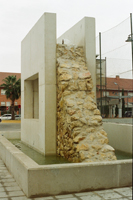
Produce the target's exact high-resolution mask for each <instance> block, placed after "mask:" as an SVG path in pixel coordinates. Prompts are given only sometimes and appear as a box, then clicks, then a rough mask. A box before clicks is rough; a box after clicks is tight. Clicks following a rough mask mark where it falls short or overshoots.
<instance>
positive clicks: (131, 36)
mask: <svg viewBox="0 0 133 200" xmlns="http://www.w3.org/2000/svg"><path fill="white" fill-rule="evenodd" d="M130 26H131V34H130V35H128V38H127V40H126V42H131V53H132V77H133V28H132V13H130Z"/></svg>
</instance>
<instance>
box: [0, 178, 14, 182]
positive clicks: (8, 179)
mask: <svg viewBox="0 0 133 200" xmlns="http://www.w3.org/2000/svg"><path fill="white" fill-rule="evenodd" d="M8 182H15V180H14V179H13V178H5V179H2V180H0V183H8Z"/></svg>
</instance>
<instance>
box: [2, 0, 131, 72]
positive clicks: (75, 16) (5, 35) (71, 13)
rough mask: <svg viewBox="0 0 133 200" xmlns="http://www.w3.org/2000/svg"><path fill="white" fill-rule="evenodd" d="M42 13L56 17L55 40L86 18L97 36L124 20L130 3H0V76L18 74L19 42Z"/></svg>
mask: <svg viewBox="0 0 133 200" xmlns="http://www.w3.org/2000/svg"><path fill="white" fill-rule="evenodd" d="M44 12H54V13H57V37H59V36H60V35H61V34H62V33H64V32H65V31H66V30H68V29H69V28H70V27H72V26H73V25H74V24H75V23H77V22H78V21H79V20H81V19H82V18H83V17H85V16H87V17H94V18H95V19H96V35H98V33H99V32H104V31H106V30H108V29H110V28H112V27H114V26H116V25H117V24H119V23H120V22H122V21H123V20H125V19H127V18H128V17H129V16H130V13H133V0H67V1H66V0H0V71H1V72H21V41H22V40H23V38H24V37H25V35H26V34H27V33H28V32H29V30H30V29H31V28H32V26H33V25H34V24H35V23H36V21H37V20H38V19H39V18H40V17H41V15H42V14H43V13H44ZM129 34H130V33H129ZM125 39H126V38H125Z"/></svg>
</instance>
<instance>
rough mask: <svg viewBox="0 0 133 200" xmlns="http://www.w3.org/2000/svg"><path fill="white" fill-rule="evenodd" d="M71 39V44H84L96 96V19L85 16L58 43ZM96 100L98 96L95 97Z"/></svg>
mask: <svg viewBox="0 0 133 200" xmlns="http://www.w3.org/2000/svg"><path fill="white" fill-rule="evenodd" d="M63 39H64V40H65V39H66V40H69V41H70V44H71V45H77V46H83V47H84V51H85V56H86V64H87V68H88V70H89V71H90V72H91V76H92V80H93V86H94V87H93V91H94V92H95V96H96V44H95V43H96V42H95V19H94V18H92V17H84V18H83V19H82V20H80V21H79V22H78V23H77V24H75V25H74V26H73V27H72V28H70V29H69V30H68V31H66V32H65V33H64V34H63V35H61V36H60V37H59V38H58V39H57V43H59V44H62V40H63ZM95 101H96V98H95Z"/></svg>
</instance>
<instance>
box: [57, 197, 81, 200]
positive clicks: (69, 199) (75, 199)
mask: <svg viewBox="0 0 133 200" xmlns="http://www.w3.org/2000/svg"><path fill="white" fill-rule="evenodd" d="M58 199H59V198H58ZM62 200H78V199H77V198H76V197H73V198H65V199H64V198H63V199H62Z"/></svg>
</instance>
